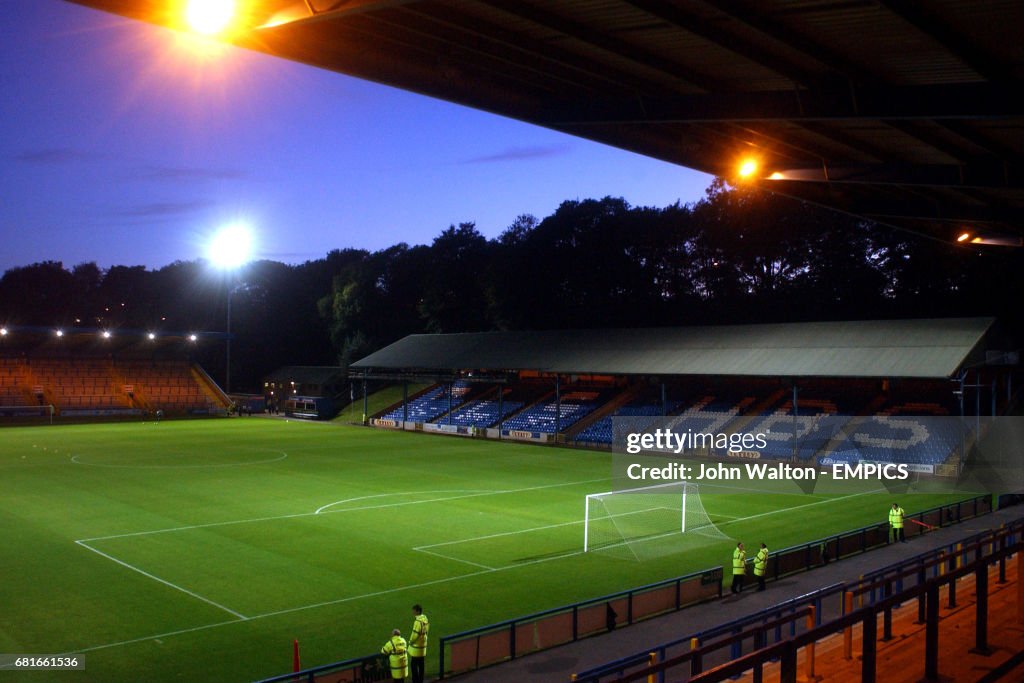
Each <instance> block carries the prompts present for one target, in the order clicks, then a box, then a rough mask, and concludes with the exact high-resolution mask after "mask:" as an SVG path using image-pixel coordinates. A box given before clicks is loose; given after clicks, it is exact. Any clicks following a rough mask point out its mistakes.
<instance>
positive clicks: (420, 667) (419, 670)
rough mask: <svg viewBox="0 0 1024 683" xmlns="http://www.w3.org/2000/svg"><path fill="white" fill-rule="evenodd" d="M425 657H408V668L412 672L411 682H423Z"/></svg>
mask: <svg viewBox="0 0 1024 683" xmlns="http://www.w3.org/2000/svg"><path fill="white" fill-rule="evenodd" d="M426 659H427V658H426V657H409V668H410V670H411V672H412V683H423V675H424V671H425V670H426V669H425V666H424V664H425V662H426Z"/></svg>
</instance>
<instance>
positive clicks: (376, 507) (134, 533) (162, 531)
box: [76, 478, 607, 542]
mask: <svg viewBox="0 0 1024 683" xmlns="http://www.w3.org/2000/svg"><path fill="white" fill-rule="evenodd" d="M595 481H607V479H604V478H602V479H587V480H584V481H568V482H564V483H561V484H548V485H546V486H532V487H529V488H523V489H500V490H491V491H486V492H481V493H470V494H466V495H464V496H447V497H445V498H427V499H424V500H409V501H403V502H401V503H386V504H383V505H364V506H361V507H354V508H345V509H344V510H332V511H328V512H324V513H320V514H325V515H327V514H335V513H339V512H358V511H361V510H381V509H384V508H393V507H403V506H406V505H421V504H424V503H440V502H443V501H448V500H462V499H464V498H478V497H480V496H491V495H504V494H508V493H524V492H526V491H538V490H540V489H549V488H556V487H559V486H575V485H577V484H591V483H593V482H595ZM465 490H477V489H465ZM480 490H481V491H483V490H482V489H480ZM416 493H433V492H431V491H417V492H416ZM382 495H395V494H382ZM352 500H356V499H352ZM337 502H345V501H337ZM333 504H334V503H332V505H333ZM316 514H318V513H317V512H296V513H294V514H290V515H277V516H274V517H254V518H252V519H236V520H230V521H226V522H209V523H207V524H190V525H188V526H178V527H170V528H167V529H153V530H151V531H132V532H129V533H125V534H110V535H109V536H93V537H92V538H81V539H78V540H80V541H106V540H109V539H113V538H128V537H131V536H149V535H151V534H166V533H171V532H173V531H190V530H192V529H208V528H210V527H218V526H231V525H233V524H250V523H253V522H271V521H274V520H279V519H295V518H297V517H312V516H314V515H316ZM76 542H77V541H76Z"/></svg>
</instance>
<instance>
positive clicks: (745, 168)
mask: <svg viewBox="0 0 1024 683" xmlns="http://www.w3.org/2000/svg"><path fill="white" fill-rule="evenodd" d="M757 168H758V163H757V160H756V159H744V160H743V161H741V162H740V165H739V168H738V169H737V171H736V172H737V173H738V174H739V176H740V178H749V177H751V176H752V175H754V174H755V173H757Z"/></svg>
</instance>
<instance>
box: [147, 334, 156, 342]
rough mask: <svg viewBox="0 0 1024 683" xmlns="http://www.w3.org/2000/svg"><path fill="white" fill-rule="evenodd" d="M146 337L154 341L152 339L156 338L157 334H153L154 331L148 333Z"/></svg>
mask: <svg viewBox="0 0 1024 683" xmlns="http://www.w3.org/2000/svg"><path fill="white" fill-rule="evenodd" d="M146 338H147V339H149V340H150V341H152V340H154V339H156V335H155V334H153V333H152V332H150V333H149V334H147V335H146Z"/></svg>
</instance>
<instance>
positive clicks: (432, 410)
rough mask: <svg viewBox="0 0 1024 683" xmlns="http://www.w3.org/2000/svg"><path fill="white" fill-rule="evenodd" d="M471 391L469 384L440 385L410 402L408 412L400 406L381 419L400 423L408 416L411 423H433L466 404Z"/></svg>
mask: <svg viewBox="0 0 1024 683" xmlns="http://www.w3.org/2000/svg"><path fill="white" fill-rule="evenodd" d="M471 391H472V387H470V385H469V383H467V382H454V383H452V384H439V385H437V386H434V387H431V388H429V389H427V390H426V391H424V392H422V393H421V394H419V395H418V396H416V397H415V398H414V399H413V400H411V401H409V403H408V410H407V411H405V410H403V408H402V406H401V405H399V406H398V407H397V408H393V409H392V410H390V411H388V412H387V413H385V414H384V415H382V416H381V417H382V418H384V419H386V420H399V421H400V420H402V419H403V418H404V417H405V416H406V415H408V418H407V421H409V422H432V421H434V420H436V419H437V418H439V417H440V416H442V415H445V414H446V413H448V412H450V411H452V410H453V409H454V408H457V407H459V406H461V405H462V404H463V403H465V402H466V401H467V400H468V398H469V396H470V395H471ZM449 398H450V400H449Z"/></svg>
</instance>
